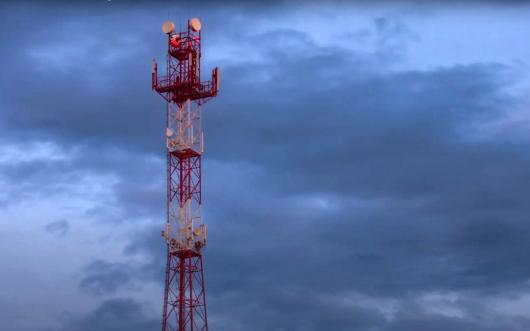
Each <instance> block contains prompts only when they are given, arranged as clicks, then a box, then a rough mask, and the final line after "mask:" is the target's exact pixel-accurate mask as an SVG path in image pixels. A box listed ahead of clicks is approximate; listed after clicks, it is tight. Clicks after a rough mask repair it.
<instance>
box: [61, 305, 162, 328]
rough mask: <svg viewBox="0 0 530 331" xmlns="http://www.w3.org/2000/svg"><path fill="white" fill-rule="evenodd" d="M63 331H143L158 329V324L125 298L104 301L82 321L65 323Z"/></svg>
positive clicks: (75, 320) (141, 308)
mask: <svg viewBox="0 0 530 331" xmlns="http://www.w3.org/2000/svg"><path fill="white" fill-rule="evenodd" d="M64 324H66V325H65V326H64V327H63V328H61V329H60V330H64V331H94V330H98V331H145V330H154V329H156V328H158V327H159V325H160V322H159V321H158V320H153V319H151V318H149V317H146V316H145V314H144V313H143V307H142V305H141V304H140V303H138V302H136V301H134V300H132V299H127V298H118V299H111V300H107V301H104V302H103V303H102V304H101V305H100V306H99V307H97V308H96V309H95V310H94V311H92V312H91V313H89V314H88V315H87V316H86V317H84V318H82V319H73V320H70V321H66V322H65V323H64Z"/></svg>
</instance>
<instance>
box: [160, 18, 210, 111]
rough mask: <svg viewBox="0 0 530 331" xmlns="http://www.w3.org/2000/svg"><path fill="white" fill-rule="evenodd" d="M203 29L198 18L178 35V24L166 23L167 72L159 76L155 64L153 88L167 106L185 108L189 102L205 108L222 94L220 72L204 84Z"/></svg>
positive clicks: (190, 21)
mask: <svg viewBox="0 0 530 331" xmlns="http://www.w3.org/2000/svg"><path fill="white" fill-rule="evenodd" d="M201 28H202V24H201V21H200V20H199V19H198V18H192V19H190V20H188V28H187V31H181V32H176V31H175V24H174V23H173V22H171V21H166V22H164V24H163V25H162V32H163V33H164V34H166V35H167V38H168V52H167V61H168V70H167V73H166V75H163V76H158V66H157V64H156V62H155V61H154V60H153V67H152V88H153V90H155V91H157V92H158V93H159V94H160V95H161V96H162V97H163V98H164V99H166V101H167V102H175V103H177V104H182V103H184V102H186V101H188V100H191V101H196V102H197V103H199V104H202V103H204V102H206V101H208V100H209V99H210V98H213V97H215V96H216V95H217V92H218V91H219V83H220V72H219V68H217V67H216V68H214V69H213V70H212V79H211V80H208V81H203V82H201Z"/></svg>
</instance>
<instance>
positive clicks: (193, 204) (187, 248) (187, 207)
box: [151, 18, 220, 331]
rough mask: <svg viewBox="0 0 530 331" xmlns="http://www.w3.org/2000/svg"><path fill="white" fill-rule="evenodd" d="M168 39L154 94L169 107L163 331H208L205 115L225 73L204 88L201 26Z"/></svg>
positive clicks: (166, 28) (171, 29)
mask: <svg viewBox="0 0 530 331" xmlns="http://www.w3.org/2000/svg"><path fill="white" fill-rule="evenodd" d="M162 31H163V32H164V33H165V34H166V35H167V45H168V51H167V69H166V74H165V75H163V76H159V75H158V68H157V64H156V62H155V61H154V60H153V66H152V77H151V78H152V88H153V90H155V91H156V92H158V93H159V94H160V95H161V96H162V97H163V98H164V100H165V101H166V103H167V117H166V129H165V131H166V132H165V134H166V143H167V222H166V225H165V228H164V230H163V231H162V237H163V238H164V239H165V242H166V244H167V267H166V282H165V290H164V306H163V318H162V331H207V330H208V319H207V314H206V294H205V286H204V272H203V258H202V257H203V249H204V247H205V245H206V226H205V224H204V223H203V222H202V218H201V208H202V191H201V185H202V179H201V156H202V153H203V131H202V126H201V110H202V106H203V105H204V103H205V102H207V101H208V100H210V99H211V98H213V97H215V96H216V95H217V92H218V91H219V78H220V77H219V69H218V68H215V69H214V70H213V71H212V79H211V80H210V81H205V82H201V78H200V77H201V22H200V21H199V20H198V19H197V18H193V19H190V20H189V21H188V27H187V31H183V32H176V31H175V24H173V22H170V21H167V22H165V23H164V24H163V26H162Z"/></svg>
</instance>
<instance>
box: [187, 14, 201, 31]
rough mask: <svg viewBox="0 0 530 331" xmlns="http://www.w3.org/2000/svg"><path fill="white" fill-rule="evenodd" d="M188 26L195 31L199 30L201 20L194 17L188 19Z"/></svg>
mask: <svg viewBox="0 0 530 331" xmlns="http://www.w3.org/2000/svg"><path fill="white" fill-rule="evenodd" d="M189 25H190V28H191V29H192V30H193V31H195V32H199V31H201V21H199V19H198V18H196V17H194V18H192V19H191V20H190V23H189Z"/></svg>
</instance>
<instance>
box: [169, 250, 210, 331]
mask: <svg viewBox="0 0 530 331" xmlns="http://www.w3.org/2000/svg"><path fill="white" fill-rule="evenodd" d="M162 331H208V319H207V315H206V295H205V290H204V273H203V263H202V253H198V252H196V251H193V250H181V251H178V252H174V253H171V252H170V251H169V249H168V255H167V268H166V285H165V291H164V316H163V318H162Z"/></svg>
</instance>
